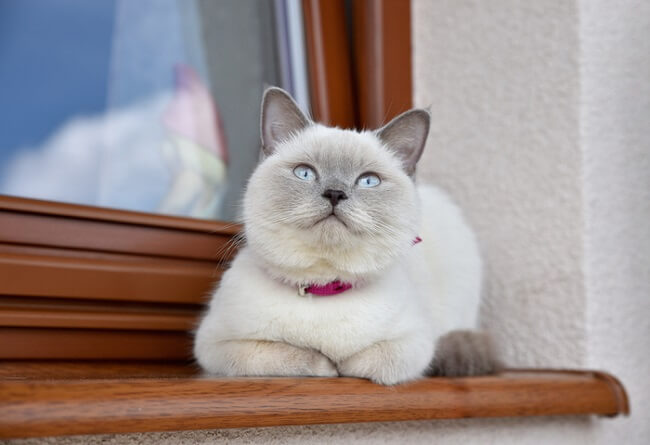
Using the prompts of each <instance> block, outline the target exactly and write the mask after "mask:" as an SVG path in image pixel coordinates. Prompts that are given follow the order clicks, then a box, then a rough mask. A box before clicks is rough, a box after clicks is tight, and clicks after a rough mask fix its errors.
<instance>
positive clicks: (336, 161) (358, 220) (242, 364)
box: [194, 88, 497, 385]
mask: <svg viewBox="0 0 650 445" xmlns="http://www.w3.org/2000/svg"><path fill="white" fill-rule="evenodd" d="M428 130H429V114H428V113H427V112H426V111H424V110H411V111H408V112H406V113H404V114H402V115H400V116H398V117H396V118H395V119H393V120H392V121H391V122H390V123H389V124H388V125H386V126H384V127H382V128H380V129H379V130H376V131H363V132H355V131H351V130H341V129H338V128H329V127H325V126H323V125H319V124H316V123H314V122H312V121H310V120H309V119H308V118H307V117H306V116H305V115H304V114H303V113H302V112H301V111H300V110H299V108H298V106H297V105H296V104H295V102H294V101H293V100H292V99H291V97H289V95H288V94H287V93H285V92H284V91H283V90H281V89H278V88H271V89H268V90H267V91H266V93H265V95H264V99H263V103H262V151H263V159H262V160H261V162H260V164H259V166H258V167H257V169H256V170H255V172H254V173H253V175H252V176H251V178H250V181H249V183H248V188H247V190H246V194H245V197H244V222H245V235H246V245H245V246H244V247H242V248H241V250H240V251H239V253H238V254H237V256H236V258H235V260H234V262H233V263H232V266H231V267H230V269H229V270H228V271H227V272H226V273H225V274H224V275H223V278H222V280H221V283H220V284H219V287H218V289H217V290H216V291H215V293H214V295H213V297H212V301H211V302H210V307H209V310H208V311H207V313H206V315H205V317H204V318H203V320H202V322H201V325H200V327H199V329H198V332H197V334H196V340H195V346H194V353H195V356H196V359H197V360H198V363H199V364H200V365H201V366H202V367H203V368H204V369H205V370H206V371H207V372H209V373H213V374H218V375H225V376H327V377H333V376H353V377H363V378H367V379H370V380H372V381H374V382H377V383H382V384H385V385H393V384H397V383H401V382H405V381H408V380H412V379H416V378H418V377H420V376H422V375H449V376H458V375H476V374H484V373H489V372H492V371H493V370H494V369H495V367H496V363H497V362H496V360H495V358H494V356H493V353H492V351H491V348H490V345H489V342H488V340H487V339H486V338H485V337H484V336H482V335H481V334H478V333H475V332H473V331H471V330H472V329H474V328H475V327H476V322H477V320H476V319H477V312H478V305H479V295H480V287H481V259H480V257H479V252H478V249H477V246H476V242H475V239H474V235H473V234H472V232H471V231H470V229H469V227H468V226H467V224H466V223H465V221H464V220H463V217H462V215H461V212H460V211H459V209H458V208H457V207H456V206H455V205H454V204H453V203H452V202H451V201H450V200H449V198H447V196H446V195H444V194H443V193H442V192H441V191H439V190H437V189H435V188H432V187H421V186H420V187H416V186H415V184H414V181H413V176H414V173H415V165H416V163H417V161H418V159H419V158H420V155H421V154H422V150H423V148H424V143H425V139H426V137H427V133H428ZM420 241H421V242H420Z"/></svg>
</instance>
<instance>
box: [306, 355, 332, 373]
mask: <svg viewBox="0 0 650 445" xmlns="http://www.w3.org/2000/svg"><path fill="white" fill-rule="evenodd" d="M308 352H309V353H311V357H310V358H309V359H308V360H307V369H306V374H307V375H310V376H313V377H338V376H339V371H338V369H336V365H334V363H332V361H331V360H330V359H329V358H327V357H326V356H324V355H323V354H321V353H320V352H318V351H314V350H308Z"/></svg>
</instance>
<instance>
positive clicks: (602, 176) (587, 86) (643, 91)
mask: <svg viewBox="0 0 650 445" xmlns="http://www.w3.org/2000/svg"><path fill="white" fill-rule="evenodd" d="M580 19H581V20H580V36H581V41H582V54H581V68H582V94H581V96H582V101H581V117H580V120H581V146H582V152H583V156H584V163H583V165H584V168H583V182H584V201H585V207H584V210H585V223H586V227H585V258H586V261H585V271H586V278H587V280H586V284H587V297H588V298H587V339H588V344H587V346H588V349H587V365H588V366H590V367H594V368H602V369H607V370H609V371H611V372H612V373H614V374H615V375H617V376H618V377H619V378H621V380H622V381H623V383H624V384H625V386H626V387H627V390H628V392H629V394H630V397H631V402H632V403H631V404H632V413H633V414H632V416H631V417H630V418H629V419H625V420H620V421H616V422H612V423H610V422H602V423H598V424H596V425H594V428H595V431H596V432H597V433H598V434H597V437H598V438H599V439H600V440H599V441H600V442H601V443H620V444H632V443H638V444H641V443H648V441H649V440H650V439H649V438H650V383H649V380H650V359H649V356H650V2H648V1H646V0H637V1H634V0H625V1H617V2H616V3H615V4H614V3H613V2H611V1H607V0H581V1H580Z"/></svg>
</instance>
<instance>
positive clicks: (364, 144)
mask: <svg viewBox="0 0 650 445" xmlns="http://www.w3.org/2000/svg"><path fill="white" fill-rule="evenodd" d="M276 91H277V90H276ZM278 94H282V93H278ZM268 100H269V94H268V93H267V95H266V98H265V103H266V102H268ZM271 100H279V101H283V102H282V103H281V104H280V108H279V110H280V114H277V113H276V114H275V115H272V116H269V115H268V110H267V112H265V113H264V117H263V123H262V128H263V142H264V146H265V151H266V157H265V159H264V160H263V161H262V162H261V163H260V165H259V166H258V167H257V169H256V170H255V172H254V173H253V175H252V177H251V179H250V181H249V184H248V188H247V191H246V195H245V199H244V218H245V226H246V237H247V241H248V244H249V246H251V248H252V249H254V251H255V252H256V253H257V254H258V256H259V257H260V258H261V259H263V260H264V262H265V263H267V264H268V265H269V266H270V267H271V268H272V269H273V272H274V273H276V274H277V275H279V276H280V277H281V278H283V279H286V280H288V281H295V282H296V283H306V282H312V283H313V282H323V283H324V282H327V281H331V280H334V279H343V280H346V281H358V280H360V279H363V277H364V276H365V275H367V274H372V273H376V272H379V271H381V269H382V268H384V267H385V266H387V265H388V264H390V263H391V262H392V261H394V260H395V259H396V258H398V257H399V256H400V254H401V253H402V252H403V251H404V250H405V249H407V248H409V247H410V245H411V241H412V240H413V238H414V237H415V236H416V235H417V230H418V223H419V212H418V205H417V197H416V193H415V187H414V184H413V181H412V178H411V177H410V176H409V174H408V172H409V167H408V166H406V167H405V159H404V157H401V156H399V154H398V153H396V152H395V151H393V150H391V148H390V147H388V146H387V144H386V141H385V140H383V139H382V135H381V134H379V133H376V132H362V133H358V132H354V131H350V130H340V129H336V128H328V127H324V126H321V125H317V124H312V123H310V122H309V121H308V120H306V118H304V116H301V115H298V114H295V113H296V110H294V109H289V110H287V109H285V108H286V107H287V106H288V107H295V105H294V104H293V103H292V102H291V101H290V99H289V102H286V100H285V98H283V97H282V96H279V97H276V98H272V99H271ZM272 105H273V104H272ZM272 105H270V106H272ZM275 105H277V104H275ZM283 107H285V108H283ZM274 111H278V110H273V109H271V114H273V112H274ZM291 113H294V114H293V115H291ZM298 113H299V111H298ZM287 114H289V121H290V122H288V123H287V122H286V121H287V119H286V116H287ZM292 118H293V119H296V118H297V119H298V122H297V123H296V122H295V121H294V122H291V119H292ZM302 118H304V120H303V119H302ZM264 119H273V121H272V122H271V125H270V126H269V127H267V129H268V130H269V131H268V132H266V134H265V131H264V124H265V123H264ZM427 123H428V121H427ZM273 125H275V126H273ZM288 129H290V130H289V131H286V130H288ZM418 157H419V155H418ZM416 161H417V159H416ZM411 172H412V170H411Z"/></svg>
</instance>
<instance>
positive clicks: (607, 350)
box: [15, 0, 650, 445]
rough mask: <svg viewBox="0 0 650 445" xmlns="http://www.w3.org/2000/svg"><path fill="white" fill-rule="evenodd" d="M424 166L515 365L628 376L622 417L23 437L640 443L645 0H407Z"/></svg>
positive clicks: (645, 351) (649, 148) (645, 312)
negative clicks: (467, 229) (459, 220)
mask: <svg viewBox="0 0 650 445" xmlns="http://www.w3.org/2000/svg"><path fill="white" fill-rule="evenodd" d="M413 32H414V63H415V73H414V74H415V79H414V80H415V102H416V104H417V105H419V106H429V105H430V106H431V111H432V113H433V126H432V134H431V137H430V139H429V146H428V147H427V151H426V153H425V155H424V159H423V161H422V164H421V168H420V173H419V174H420V179H421V180H433V181H435V182H438V183H439V184H441V185H442V186H444V187H445V188H447V189H448V190H449V191H450V192H451V193H452V195H453V196H454V197H455V198H456V199H457V200H458V201H459V202H460V203H461V204H462V205H463V207H464V208H465V210H466V213H467V214H468V216H469V218H470V219H471V221H472V223H473V224H474V226H475V227H476V229H477V231H478V234H479V237H480V241H481V243H482V248H483V252H484V256H485V258H486V260H487V264H488V268H487V276H488V278H487V282H486V284H487V288H486V304H485V307H484V311H483V318H484V325H485V326H486V327H487V328H488V329H490V330H491V331H492V332H494V333H495V334H496V336H497V338H498V340H499V342H500V344H501V345H502V350H503V352H504V353H505V355H506V357H507V358H508V360H509V362H510V363H511V364H517V365H541V366H577V367H580V366H588V367H596V368H601V369H606V370H609V371H611V372H613V373H615V374H616V375H618V376H619V377H621V378H622V380H623V382H624V384H625V385H626V387H627V389H628V391H629V393H630V396H631V401H632V409H633V414H632V416H631V417H630V418H628V419H621V418H617V419H613V420H609V419H590V418H587V417H556V418H552V417H550V418H536V419H492V420H489V419H475V420H459V421H427V422H401V423H380V424H356V425H331V426H308V427H283V428H264V429H241V430H220V431H196V432H184V433H156V434H145V435H138V434H136V435H117V436H101V437H84V436H81V437H74V438H64V439H47V440H46V441H45V442H43V441H41V440H25V441H16V442H15V443H23V444H32V443H53V444H59V445H61V444H86V443H97V442H100V441H101V443H105V444H118V443H119V444H122V443H130V444H147V445H149V444H160V445H166V444H209V443H224V442H226V443H233V444H244V443H246V444H284V443H287V444H297V443H311V444H325V443H360V444H382V443H394V444H417V443H422V444H425V443H426V444H429V443H436V444H463V445H464V444H475V443H477V444H482V443H499V444H526V443H529V444H539V443H554V444H556V443H557V444H560V443H576V444H582V443H601V444H611V443H620V444H626V445H627V444H645V443H647V440H648V437H650V428H649V423H648V420H647V419H648V418H650V417H649V416H648V412H650V403H649V399H648V398H649V395H650V388H649V386H648V380H649V379H648V377H647V376H648V375H650V362H649V359H648V355H649V352H650V343H649V339H650V322H649V320H650V307H649V304H650V303H649V302H650V80H649V79H650V46H649V45H650V2H648V1H643V0H639V1H632V0H624V1H618V2H616V3H615V4H614V2H611V1H607V0H544V1H536V2H533V1H519V0H490V1H482V0H474V1H469V0H446V1H443V0H436V1H432V0H413Z"/></svg>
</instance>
